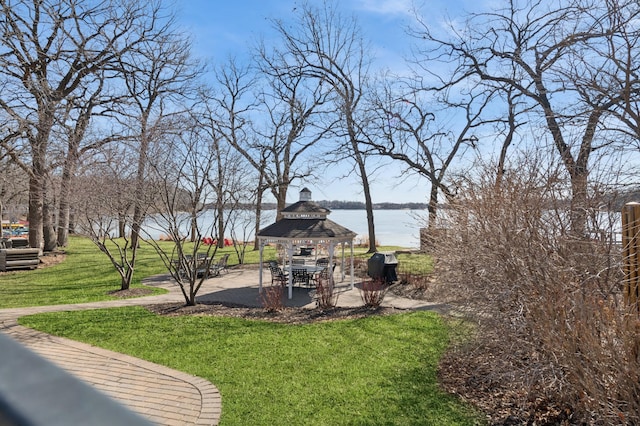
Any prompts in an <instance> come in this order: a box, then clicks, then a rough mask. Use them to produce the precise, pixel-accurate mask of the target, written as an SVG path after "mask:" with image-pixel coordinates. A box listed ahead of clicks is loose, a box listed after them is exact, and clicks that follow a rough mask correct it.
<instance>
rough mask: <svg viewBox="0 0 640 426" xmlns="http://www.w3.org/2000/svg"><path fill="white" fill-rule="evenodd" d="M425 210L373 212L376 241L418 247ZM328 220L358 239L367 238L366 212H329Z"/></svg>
mask: <svg viewBox="0 0 640 426" xmlns="http://www.w3.org/2000/svg"><path fill="white" fill-rule="evenodd" d="M426 215H427V212H426V210H374V211H373V221H374V223H375V227H376V240H377V241H378V244H380V245H385V246H401V247H407V248H418V247H420V239H419V236H420V228H421V227H424V225H423V223H426V219H424V218H425V217H426ZM328 218H329V219H331V220H332V221H334V222H336V223H338V224H339V225H342V226H344V227H345V228H349V229H350V230H352V231H353V232H355V233H356V234H358V238H365V239H367V238H368V236H369V235H368V234H369V233H368V230H367V212H366V210H331V214H330V215H329V216H328ZM420 218H422V219H420Z"/></svg>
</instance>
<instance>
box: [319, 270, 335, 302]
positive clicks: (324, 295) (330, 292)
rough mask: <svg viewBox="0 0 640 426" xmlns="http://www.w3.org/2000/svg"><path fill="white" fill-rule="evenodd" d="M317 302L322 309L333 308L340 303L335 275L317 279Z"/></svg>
mask: <svg viewBox="0 0 640 426" xmlns="http://www.w3.org/2000/svg"><path fill="white" fill-rule="evenodd" d="M315 297H316V304H317V306H318V308H320V309H323V310H325V309H333V308H335V307H336V305H337V304H338V293H337V292H336V291H335V287H334V284H333V277H332V275H331V274H329V277H328V278H318V280H317V281H316V293H315Z"/></svg>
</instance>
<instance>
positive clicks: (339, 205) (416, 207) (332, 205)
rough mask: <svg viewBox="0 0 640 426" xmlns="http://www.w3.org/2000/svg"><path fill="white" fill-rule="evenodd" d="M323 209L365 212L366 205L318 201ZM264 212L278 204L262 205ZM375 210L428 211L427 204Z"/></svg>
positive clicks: (392, 205)
mask: <svg viewBox="0 0 640 426" xmlns="http://www.w3.org/2000/svg"><path fill="white" fill-rule="evenodd" d="M316 203H318V204H319V205H321V206H322V207H325V208H327V209H330V210H364V209H365V205H364V203H363V202H361V201H338V200H331V201H329V200H321V201H316ZM262 208H263V209H264V210H275V208H276V203H262ZM373 208H374V209H375V210H406V209H411V210H420V209H426V208H427V204H426V203H375V204H374V205H373Z"/></svg>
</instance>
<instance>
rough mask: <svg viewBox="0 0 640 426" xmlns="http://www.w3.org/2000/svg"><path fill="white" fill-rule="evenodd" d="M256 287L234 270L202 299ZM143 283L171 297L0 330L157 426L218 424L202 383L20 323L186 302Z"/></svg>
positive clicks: (249, 297)
mask: <svg viewBox="0 0 640 426" xmlns="http://www.w3.org/2000/svg"><path fill="white" fill-rule="evenodd" d="M263 279H264V282H265V283H266V282H269V281H270V277H269V276H267V275H263ZM258 282H259V273H258V269H257V268H236V269H231V270H230V271H229V272H228V273H227V274H224V275H221V276H219V277H215V278H210V279H208V280H207V281H205V284H204V285H203V286H202V288H201V289H200V292H199V294H200V296H199V298H198V299H199V300H203V301H205V300H206V301H221V302H233V303H237V304H241V305H246V306H260V301H259V297H258ZM145 283H146V284H148V285H152V286H158V287H163V288H166V289H167V290H169V292H168V293H166V294H163V295H158V296H149V297H141V298H136V299H127V300H114V301H104V302H93V303H82V304H75V305H56V306H40V307H30V308H15V309H0V331H2V332H3V333H6V334H7V335H9V336H11V337H13V338H14V339H15V340H17V341H19V342H20V343H22V344H23V345H25V346H26V347H28V348H29V349H31V350H33V351H34V352H36V353H38V354H40V355H41V356H43V357H44V358H47V359H49V360H50V361H52V362H53V363H54V364H57V365H58V366H59V367H61V368H63V369H65V370H67V371H68V372H70V373H71V374H73V375H75V376H76V377H78V378H80V379H82V380H84V381H85V382H87V383H89V384H91V385H93V386H94V387H95V388H97V389H99V390H101V391H103V392H105V393H106V394H108V395H110V396H112V397H113V398H114V399H116V400H118V401H120V402H122V403H123V404H124V405H126V406H128V407H130V408H131V409H132V410H134V411H136V412H138V413H140V414H142V415H143V416H145V417H147V418H148V419H150V420H152V421H153V422H155V423H157V424H159V425H216V424H218V422H219V420H220V414H221V397H220V393H219V392H218V389H217V388H216V387H215V386H214V385H213V384H211V383H210V382H208V381H206V380H204V379H201V378H198V377H195V376H191V375H188V374H186V373H182V372H180V371H176V370H172V369H169V368H166V367H163V366H160V365H157V364H153V363H150V362H147V361H143V360H140V359H137V358H133V357H130V356H127V355H123V354H119V353H115V352H111V351H107V350H104V349H101V348H97V347H94V346H91V345H87V344H84V343H79V342H75V341H72V340H69V339H64V338H60V337H55V336H51V335H48V334H45V333H41V332H38V331H35V330H32V329H28V328H25V327H22V326H20V325H18V324H17V319H18V318H19V317H21V316H25V315H31V314H35V313H42V312H55V311H73V310H85V309H99V308H109V307H120V306H136V305H148V304H156V303H167V302H184V299H183V296H182V294H181V292H180V290H179V287H178V286H177V285H176V284H175V283H174V282H173V281H172V280H171V279H170V277H168V276H156V277H151V278H149V279H148V280H146V281H145ZM295 290H296V291H294V298H293V299H291V300H287V301H286V304H287V305H288V306H299V307H313V306H314V302H313V300H312V299H311V298H310V296H309V294H308V293H309V292H308V290H303V289H295ZM340 292H341V293H340V296H339V298H338V305H339V306H359V305H362V301H361V299H360V295H359V292H358V290H356V289H353V290H348V288H347V287H346V285H343V286H341V287H340ZM383 304H384V305H385V306H392V307H395V308H400V309H433V310H439V309H440V308H442V307H441V306H439V305H434V304H429V303H426V302H424V301H416V300H409V299H404V298H401V297H395V296H392V295H387V297H386V298H385V301H384V303H383Z"/></svg>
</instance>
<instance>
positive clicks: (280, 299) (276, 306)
mask: <svg viewBox="0 0 640 426" xmlns="http://www.w3.org/2000/svg"><path fill="white" fill-rule="evenodd" d="M260 302H261V303H262V307H263V308H264V309H265V310H266V311H267V312H279V311H281V310H283V309H284V287H283V286H281V285H279V284H276V285H271V286H266V287H263V288H262V293H261V294H260Z"/></svg>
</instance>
